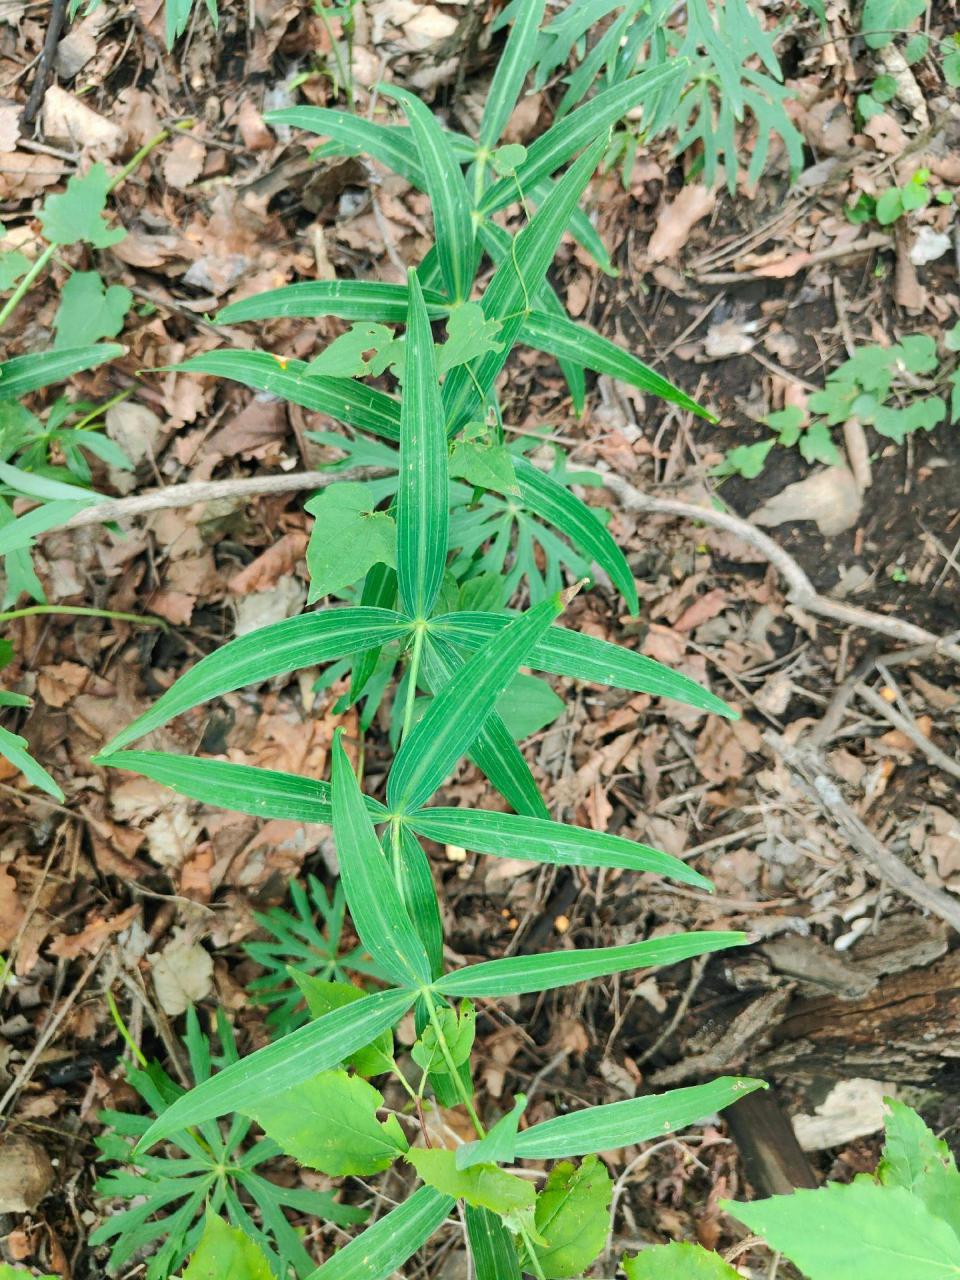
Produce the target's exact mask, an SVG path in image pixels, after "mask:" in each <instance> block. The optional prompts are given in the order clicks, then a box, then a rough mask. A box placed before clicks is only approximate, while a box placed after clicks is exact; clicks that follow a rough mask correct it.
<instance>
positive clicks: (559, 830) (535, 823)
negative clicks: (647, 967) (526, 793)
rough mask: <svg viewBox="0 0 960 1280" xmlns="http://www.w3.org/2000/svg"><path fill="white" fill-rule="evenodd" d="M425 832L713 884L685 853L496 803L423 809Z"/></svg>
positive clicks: (504, 854)
mask: <svg viewBox="0 0 960 1280" xmlns="http://www.w3.org/2000/svg"><path fill="white" fill-rule="evenodd" d="M407 821H408V822H409V825H410V826H411V827H413V829H414V830H415V831H419V832H420V834H421V835H423V836H427V837H429V839H431V840H438V841H439V842H440V843H441V844H452V845H459V846H461V847H462V848H464V849H473V850H474V851H475V852H477V853H489V854H493V855H494V856H495V857H500V858H519V859H520V860H521V861H523V862H549V863H551V864H553V865H555V866H565V867H620V868H622V869H623V870H626V871H649V872H652V873H653V874H654V875H658V876H669V877H670V878H671V879H673V880H680V881H682V882H683V883H684V884H692V885H696V886H697V887H698V888H700V889H711V888H712V885H711V883H710V881H709V880H707V879H706V877H704V876H702V875H700V873H699V872H698V871H694V870H693V868H692V867H688V866H687V865H686V863H685V862H681V861H680V859H679V858H674V857H673V856H672V855H671V854H669V853H661V852H660V850H659V849H651V848H650V847H649V845H645V844H638V843H636V842H635V841H633V840H627V839H625V838H624V837H623V836H615V835H609V834H608V833H607V832H605V831H591V830H590V829H589V828H587V827H573V826H568V825H567V824H566V823H563V822H551V821H550V820H549V819H545V818H532V817H527V816H526V815H525V814H516V813H497V812H495V811H494V810H492V809H452V808H450V809H448V808H440V807H437V808H434V809H418V810H417V812H416V813H413V814H411V815H410V817H409V819H408V820H407Z"/></svg>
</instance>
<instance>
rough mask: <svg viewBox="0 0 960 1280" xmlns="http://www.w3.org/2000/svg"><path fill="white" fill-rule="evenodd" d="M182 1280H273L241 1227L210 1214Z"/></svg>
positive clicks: (262, 1258) (259, 1251)
mask: <svg viewBox="0 0 960 1280" xmlns="http://www.w3.org/2000/svg"><path fill="white" fill-rule="evenodd" d="M183 1280H273V1272H272V1271H271V1270H270V1264H269V1262H268V1261H267V1259H266V1257H265V1256H264V1254H263V1252H262V1250H260V1249H259V1248H257V1245H256V1244H255V1243H254V1241H253V1240H250V1239H249V1238H248V1237H247V1236H246V1234H245V1233H244V1232H243V1231H242V1230H241V1229H240V1228H239V1227H231V1226H229V1225H228V1224H227V1223H226V1222H224V1220H223V1219H222V1218H218V1217H217V1215H216V1214H214V1213H208V1214H207V1216H206V1218H205V1220H204V1224H203V1235H202V1236H201V1238H200V1243H199V1244H198V1245H197V1249H196V1252H195V1253H194V1254H193V1256H192V1257H191V1259H190V1263H189V1265H188V1266H187V1269H186V1271H184V1273H183Z"/></svg>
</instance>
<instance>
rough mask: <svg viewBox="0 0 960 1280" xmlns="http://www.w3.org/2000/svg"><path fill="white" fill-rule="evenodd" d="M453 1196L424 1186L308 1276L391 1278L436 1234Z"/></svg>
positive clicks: (348, 1279) (311, 1279)
mask: <svg viewBox="0 0 960 1280" xmlns="http://www.w3.org/2000/svg"><path fill="white" fill-rule="evenodd" d="M455 1203H456V1202H455V1201H454V1199H453V1197H452V1196H445V1195H441V1193H440V1192H439V1191H435V1190H434V1189H433V1187H420V1188H418V1189H417V1190H416V1191H415V1192H414V1193H413V1195H412V1196H411V1197H410V1198H409V1199H408V1200H405V1201H404V1202H403V1204H401V1205H400V1206H399V1207H398V1208H396V1209H393V1210H391V1212H390V1213H388V1214H385V1215H384V1216H383V1217H382V1218H381V1219H380V1220H379V1222H375V1223H374V1225H373V1226H372V1227H368V1228H367V1230H366V1231H364V1232H363V1233H362V1234H361V1235H359V1236H357V1237H356V1239H354V1240H351V1241H350V1243H349V1244H347V1245H344V1247H343V1248H342V1249H339V1250H338V1251H337V1252H336V1253H335V1254H334V1255H333V1257H332V1258H331V1259H330V1260H329V1261H328V1262H325V1263H324V1264H323V1265H322V1266H321V1267H318V1268H317V1270H316V1271H314V1272H312V1273H311V1274H310V1275H309V1276H308V1277H307V1280H387V1277H388V1276H392V1275H393V1273H394V1272H395V1271H396V1269H397V1268H398V1267H400V1266H402V1265H403V1263H405V1262H406V1260H407V1259H408V1258H409V1257H410V1256H411V1254H414V1253H416V1251H417V1250H418V1249H419V1248H420V1246H421V1245H422V1244H425V1243H426V1241H427V1240H429V1239H430V1237H431V1236H432V1235H433V1233H434V1231H436V1229H437V1228H438V1227H439V1226H440V1224H441V1223H442V1222H443V1221H444V1219H445V1218H446V1217H447V1215H448V1214H449V1213H450V1211H451V1210H452V1209H453V1207H454V1204H455Z"/></svg>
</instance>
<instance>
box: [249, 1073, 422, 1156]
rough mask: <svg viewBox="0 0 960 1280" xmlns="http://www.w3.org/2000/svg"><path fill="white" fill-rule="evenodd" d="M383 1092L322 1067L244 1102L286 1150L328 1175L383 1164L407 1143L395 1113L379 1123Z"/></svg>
mask: <svg viewBox="0 0 960 1280" xmlns="http://www.w3.org/2000/svg"><path fill="white" fill-rule="evenodd" d="M382 1106H383V1095H382V1094H381V1093H379V1092H378V1091H377V1090H376V1089H375V1088H374V1087H373V1085H371V1084H368V1083H367V1082H366V1080H361V1079H360V1077H359V1076H350V1075H348V1074H347V1073H346V1071H322V1072H320V1073H319V1074H318V1075H315V1076H313V1077H312V1078H311V1079H310V1080H305V1081H304V1082H303V1083H302V1084H298V1085H295V1086H294V1087H293V1088H292V1089H286V1090H284V1091H283V1092H282V1093H277V1092H276V1091H271V1092H270V1093H269V1094H267V1095H265V1096H263V1097H262V1098H259V1099H256V1100H254V1101H252V1102H250V1103H249V1104H248V1105H247V1106H246V1107H245V1108H244V1113H245V1114H246V1115H249V1116H252V1117H253V1119H254V1120H256V1122H257V1123H258V1124H259V1125H260V1127H261V1128H262V1129H263V1131H264V1132H265V1133H266V1135H267V1137H269V1138H273V1140H274V1141H275V1142H276V1143H277V1144H278V1145H279V1147H280V1148H281V1150H282V1151H284V1152H285V1153H286V1154H287V1155H288V1156H293V1158H294V1159H295V1160H297V1161H299V1162H300V1164H303V1165H306V1166H307V1167H308V1168H310V1169H318V1170H319V1171H320V1172H321V1173H327V1174H330V1175H331V1176H332V1177H344V1176H346V1175H347V1174H356V1175H358V1176H367V1175H369V1174H372V1173H381V1172H382V1171H383V1170H384V1169H388V1168H389V1167H390V1165H391V1164H393V1162H394V1160H396V1159H397V1158H398V1157H399V1156H401V1155H403V1153H404V1152H405V1151H406V1150H407V1147H408V1143H407V1140H406V1138H405V1137H404V1135H403V1130H402V1129H401V1127H400V1124H399V1121H398V1120H397V1117H396V1116H395V1115H389V1116H388V1117H387V1119H386V1120H385V1121H384V1122H383V1123H381V1122H380V1121H379V1120H378V1119H377V1112H378V1111H379V1110H380V1108H381V1107H382Z"/></svg>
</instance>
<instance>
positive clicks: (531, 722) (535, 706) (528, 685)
mask: <svg viewBox="0 0 960 1280" xmlns="http://www.w3.org/2000/svg"><path fill="white" fill-rule="evenodd" d="M566 707H567V704H566V703H565V702H564V700H563V699H562V698H561V697H559V696H558V695H557V694H555V693H554V691H553V690H552V689H551V688H550V686H549V684H547V682H546V680H539V679H538V678H537V677H536V676H527V675H519V676H514V677H513V679H512V680H511V681H510V684H509V685H508V686H507V690H506V692H505V693H503V694H502V695H501V696H500V700H499V702H498V703H497V711H498V712H499V714H500V717H501V719H502V720H503V723H504V724H505V725H506V726H507V728H508V729H509V730H510V732H511V734H512V735H513V737H514V738H516V740H517V741H518V742H522V741H523V739H524V738H529V737H530V736H531V734H534V733H539V732H540V730H541V729H544V728H546V726H547V725H548V724H553V722H554V720H556V719H557V718H558V717H559V716H562V715H563V713H564V711H565V710H566Z"/></svg>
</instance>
